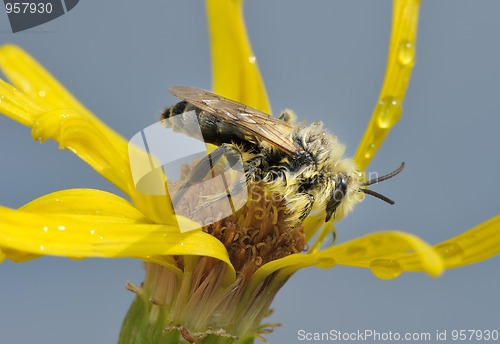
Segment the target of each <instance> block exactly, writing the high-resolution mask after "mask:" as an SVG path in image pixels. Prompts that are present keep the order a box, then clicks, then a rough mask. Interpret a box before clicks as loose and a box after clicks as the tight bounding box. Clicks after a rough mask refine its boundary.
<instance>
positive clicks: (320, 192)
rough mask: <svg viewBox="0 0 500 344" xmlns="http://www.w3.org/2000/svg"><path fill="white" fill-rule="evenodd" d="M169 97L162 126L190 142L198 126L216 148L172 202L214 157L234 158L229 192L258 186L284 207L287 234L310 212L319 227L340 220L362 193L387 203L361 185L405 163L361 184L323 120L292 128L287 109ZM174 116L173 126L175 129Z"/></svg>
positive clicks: (196, 93) (212, 97) (192, 93)
mask: <svg viewBox="0 0 500 344" xmlns="http://www.w3.org/2000/svg"><path fill="white" fill-rule="evenodd" d="M170 93H172V95H174V96H175V97H177V98H179V99H181V101H180V102H178V103H177V104H175V105H173V106H171V107H169V108H168V109H166V110H165V111H164V112H163V113H162V115H161V119H162V122H163V124H164V125H166V126H167V127H171V128H173V129H174V130H176V131H180V132H183V133H184V134H187V135H190V136H195V137H196V135H194V134H193V133H194V132H195V131H196V130H195V129H194V128H197V130H198V131H199V130H201V136H202V137H197V138H198V139H202V140H203V141H204V142H206V143H210V144H213V145H215V146H217V147H218V148H217V149H215V150H214V151H213V152H212V153H211V154H210V155H207V156H206V157H204V158H202V159H201V160H200V161H199V162H198V163H197V164H196V165H195V166H194V168H193V169H192V170H191V172H190V174H189V176H188V178H186V180H185V181H183V185H182V186H181V187H180V188H179V191H178V192H177V193H176V195H175V197H174V198H173V203H174V204H175V203H176V202H178V200H179V199H180V198H181V197H182V195H183V191H182V190H186V189H187V188H188V187H189V186H191V185H193V184H195V183H197V182H200V181H201V180H202V179H203V178H204V177H205V176H206V175H207V174H208V173H210V170H211V168H213V164H214V163H215V162H216V161H217V160H219V159H220V158H221V157H226V159H227V160H231V159H233V160H234V159H236V158H237V157H241V158H242V161H243V168H244V172H245V177H246V178H245V180H243V182H240V183H235V184H234V185H231V186H229V188H231V189H232V190H230V191H232V192H231V193H233V192H237V191H239V190H241V189H243V188H244V187H245V186H246V185H251V184H252V183H255V182H263V183H264V185H265V187H266V189H268V190H272V191H273V192H277V193H278V194H279V195H281V197H282V199H284V200H285V201H286V204H287V217H288V219H289V221H291V222H292V228H293V227H296V226H298V225H299V224H300V223H302V221H303V220H304V219H305V218H306V217H307V216H308V215H309V213H310V212H311V211H313V210H315V211H316V210H317V211H324V212H325V222H328V221H330V220H331V219H332V217H335V218H341V217H343V216H344V215H345V214H347V213H348V212H349V211H350V210H352V208H353V207H354V205H355V204H356V203H358V202H360V201H361V200H362V199H363V198H364V195H365V194H368V195H371V196H375V197H377V198H379V199H381V200H383V201H385V202H387V203H389V204H394V202H393V201H392V200H391V199H389V198H387V197H385V196H383V195H381V194H379V193H377V192H375V191H372V190H370V189H368V188H367V187H368V186H369V185H372V184H375V183H378V182H381V181H383V180H386V179H389V178H391V177H393V176H395V175H396V174H398V173H399V172H400V171H401V170H402V169H403V167H404V163H402V164H401V166H400V167H399V168H398V169H396V170H395V171H393V172H391V173H389V174H387V175H385V176H382V177H379V178H375V179H372V180H368V181H364V179H363V178H364V174H363V173H362V172H360V171H359V170H358V168H357V167H356V165H355V164H354V162H353V160H352V159H350V158H346V157H344V156H343V155H344V152H345V146H344V145H343V144H342V143H340V142H339V140H338V139H337V136H336V135H333V134H330V133H328V131H327V130H326V129H325V128H324V127H323V123H322V122H319V121H318V122H313V123H312V124H310V125H306V124H305V123H295V118H296V116H295V115H294V114H293V112H292V111H290V110H285V111H283V112H282V113H281V114H280V115H279V116H278V117H277V118H275V117H272V116H270V115H268V114H266V113H263V112H261V111H259V110H256V109H253V108H251V107H249V106H246V105H244V104H241V103H238V102H236V101H233V100H230V99H227V98H224V97H222V96H220V95H217V94H214V93H212V92H209V91H205V90H201V89H197V88H191V87H185V86H174V87H172V88H171V89H170ZM188 113H189V114H193V113H194V116H187V114H188ZM174 118H177V119H180V120H177V121H175V123H174V122H173V121H171V120H172V119H174ZM198 136H199V135H198ZM245 184H246V185H245ZM228 194H229V193H228ZM209 204H210V203H206V204H205V206H208V205H209Z"/></svg>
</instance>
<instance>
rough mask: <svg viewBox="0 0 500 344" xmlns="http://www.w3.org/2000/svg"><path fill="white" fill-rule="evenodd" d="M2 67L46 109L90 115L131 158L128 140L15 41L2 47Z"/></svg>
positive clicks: (17, 85) (22, 89)
mask: <svg viewBox="0 0 500 344" xmlns="http://www.w3.org/2000/svg"><path fill="white" fill-rule="evenodd" d="M0 68H1V69H2V71H3V73H4V74H5V75H6V76H7V77H8V78H9V80H10V81H11V83H12V84H13V85H14V86H15V87H16V88H17V89H19V90H20V91H22V92H23V93H24V94H26V95H27V96H29V97H30V98H31V99H32V100H33V101H35V102H36V103H37V104H39V105H40V106H42V107H43V108H45V109H46V110H49V111H50V110H55V109H60V108H66V109H73V110H75V111H77V112H79V113H82V114H84V115H85V116H87V117H89V118H90V119H91V120H92V121H93V122H94V125H95V126H97V127H98V128H99V131H101V132H103V133H104V135H106V137H109V139H110V140H111V141H114V142H116V143H120V144H121V145H120V146H122V149H120V150H118V153H119V154H121V157H122V158H126V157H127V154H128V153H127V150H126V148H127V142H126V141H125V140H124V139H123V138H122V137H121V136H120V135H118V134H117V133H116V132H115V131H114V130H112V129H111V128H109V127H108V126H107V125H105V124H104V123H103V122H101V121H100V120H99V119H98V118H97V117H95V116H94V115H93V114H92V113H91V112H90V111H89V110H88V109H87V108H86V107H85V106H83V105H82V104H81V103H80V102H79V101H78V100H77V99H76V98H75V97H73V95H72V94H71V93H70V92H68V91H67V90H66V89H65V88H64V86H62V85H61V84H60V83H59V82H58V81H57V80H56V79H55V78H54V77H53V76H52V75H51V74H50V73H49V72H48V71H47V70H46V69H45V68H44V67H42V66H41V65H40V64H39V63H38V62H37V61H35V59H33V58H32V57H31V56H30V55H29V54H28V53H26V52H25V51H24V50H23V49H21V48H19V47H18V46H16V45H13V44H5V45H3V46H1V47H0Z"/></svg>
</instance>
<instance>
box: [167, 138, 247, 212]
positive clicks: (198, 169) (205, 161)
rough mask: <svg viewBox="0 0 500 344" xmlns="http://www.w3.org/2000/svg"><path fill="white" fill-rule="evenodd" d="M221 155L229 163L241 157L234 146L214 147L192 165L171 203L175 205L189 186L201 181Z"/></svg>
mask: <svg viewBox="0 0 500 344" xmlns="http://www.w3.org/2000/svg"><path fill="white" fill-rule="evenodd" d="M222 157H225V158H226V159H227V160H228V162H229V163H230V164H234V163H235V162H236V161H237V160H238V159H241V154H240V152H239V150H238V149H237V148H236V146H234V145H232V144H227V143H225V144H222V145H221V146H220V147H218V148H217V149H215V150H214V151H213V152H212V153H210V154H207V155H206V156H204V157H203V158H202V159H201V160H200V161H199V162H198V163H197V164H196V165H195V166H194V167H193V169H192V170H191V172H190V173H189V175H188V176H187V178H186V180H185V181H184V182H183V183H182V185H181V186H180V187H179V188H178V190H177V192H176V193H175V196H174V198H173V199H172V203H173V205H174V206H175V205H176V204H177V203H178V202H179V201H180V199H181V198H182V197H183V196H184V194H185V193H186V191H187V190H188V189H189V188H190V187H191V186H193V185H194V184H196V183H199V182H201V181H203V179H205V177H206V176H207V175H208V174H209V173H210V171H212V169H213V168H214V166H215V165H216V164H217V162H218V161H219V160H220V159H221V158H222Z"/></svg>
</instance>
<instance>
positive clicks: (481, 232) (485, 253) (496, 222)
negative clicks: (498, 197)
mask: <svg viewBox="0 0 500 344" xmlns="http://www.w3.org/2000/svg"><path fill="white" fill-rule="evenodd" d="M434 249H435V251H436V252H437V253H438V254H439V255H440V256H441V257H442V259H443V261H444V264H445V266H446V268H456V267H460V266H464V265H468V264H474V263H477V262H480V261H482V260H485V259H488V258H491V257H493V256H495V255H497V254H499V253H500V215H497V216H495V217H493V218H491V219H489V220H488V221H485V222H483V223H481V224H479V225H477V226H476V227H474V228H472V229H470V230H468V231H467V232H465V233H462V234H460V235H458V236H456V237H454V238H451V239H449V240H446V241H444V242H442V243H440V244H437V245H435V246H434ZM395 258H396V259H400V260H401V262H402V263H403V264H404V266H405V268H406V269H407V271H422V270H423V267H422V266H421V262H420V261H419V260H418V258H417V257H416V256H415V254H411V255H405V256H401V255H399V256H396V257H395Z"/></svg>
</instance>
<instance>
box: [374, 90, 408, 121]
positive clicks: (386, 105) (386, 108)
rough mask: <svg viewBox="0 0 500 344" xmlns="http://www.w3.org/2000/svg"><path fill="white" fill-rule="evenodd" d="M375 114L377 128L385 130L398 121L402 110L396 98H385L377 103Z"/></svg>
mask: <svg viewBox="0 0 500 344" xmlns="http://www.w3.org/2000/svg"><path fill="white" fill-rule="evenodd" d="M375 112H376V116H377V124H378V126H379V127H380V128H383V129H387V128H390V127H392V126H393V125H394V124H396V123H397V122H398V121H399V119H400V118H401V114H402V113H403V108H402V107H401V101H400V100H399V99H398V98H396V97H392V96H387V97H385V98H384V99H381V100H380V101H379V102H378V104H377V108H376V109H375Z"/></svg>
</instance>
